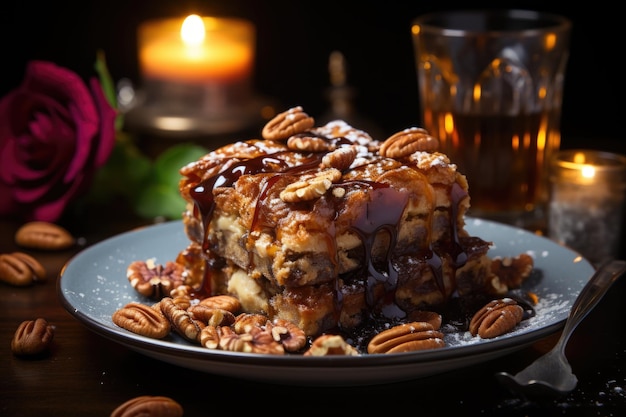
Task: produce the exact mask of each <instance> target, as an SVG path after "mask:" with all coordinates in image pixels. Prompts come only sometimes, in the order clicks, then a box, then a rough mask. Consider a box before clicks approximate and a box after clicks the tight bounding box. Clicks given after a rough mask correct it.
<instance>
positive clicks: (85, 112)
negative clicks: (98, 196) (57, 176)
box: [25, 61, 100, 180]
mask: <svg viewBox="0 0 626 417" xmlns="http://www.w3.org/2000/svg"><path fill="white" fill-rule="evenodd" d="M25 84H26V85H27V86H29V88H31V89H33V90H35V91H41V92H42V93H43V94H47V95H49V96H51V97H54V98H56V99H57V100H59V102H61V103H64V104H65V105H66V106H67V108H68V110H69V114H70V116H71V118H72V120H73V122H74V124H75V126H76V149H75V153H74V155H73V158H72V162H71V164H70V166H69V168H68V171H67V173H66V176H65V178H66V180H70V179H72V178H74V177H75V176H76V175H77V174H78V173H79V172H80V170H82V169H83V168H84V167H85V164H86V163H87V161H88V159H89V153H90V150H91V146H92V141H94V140H95V138H96V137H97V133H98V128H99V122H100V118H99V116H98V113H97V110H96V106H95V104H94V101H93V97H92V96H91V94H90V93H89V90H88V89H87V86H86V85H85V83H84V82H83V80H82V79H81V78H80V77H79V76H78V75H77V74H76V73H74V72H72V71H70V70H68V69H66V68H63V67H60V66H57V65H55V64H53V63H50V62H46V61H32V62H31V63H30V64H29V65H28V67H27V70H26V83H25Z"/></svg>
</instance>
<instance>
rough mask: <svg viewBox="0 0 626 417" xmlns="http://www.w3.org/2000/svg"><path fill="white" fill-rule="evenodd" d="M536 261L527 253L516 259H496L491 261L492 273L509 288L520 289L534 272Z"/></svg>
mask: <svg viewBox="0 0 626 417" xmlns="http://www.w3.org/2000/svg"><path fill="white" fill-rule="evenodd" d="M533 266H534V260H533V258H532V256H530V255H528V254H527V253H521V254H519V255H517V256H515V257H503V258H494V259H493V260H492V261H491V272H492V273H493V274H494V275H496V276H497V277H498V278H499V280H500V282H501V283H502V284H504V285H506V286H507V288H509V289H510V288H518V287H519V286H520V285H522V282H524V281H525V280H526V278H528V276H529V275H530V273H531V272H532V270H533Z"/></svg>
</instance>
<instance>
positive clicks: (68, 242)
mask: <svg viewBox="0 0 626 417" xmlns="http://www.w3.org/2000/svg"><path fill="white" fill-rule="evenodd" d="M15 243H17V244H18V245H19V246H22V247H25V248H32V249H43V250H61V249H67V248H69V247H71V246H73V245H74V243H75V239H74V237H73V236H72V235H71V234H70V232H68V231H67V230H66V229H65V228H63V227H61V226H58V225H56V224H54V223H48V222H29V223H25V224H24V225H22V227H20V228H19V229H18V230H17V232H16V233H15Z"/></svg>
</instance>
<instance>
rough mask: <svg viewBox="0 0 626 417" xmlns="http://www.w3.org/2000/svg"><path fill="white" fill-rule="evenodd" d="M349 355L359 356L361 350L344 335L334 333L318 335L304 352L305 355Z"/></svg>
mask: <svg viewBox="0 0 626 417" xmlns="http://www.w3.org/2000/svg"><path fill="white" fill-rule="evenodd" d="M331 355H348V356H358V355H359V351H358V350H356V349H355V348H354V346H352V345H350V344H349V343H348V342H346V341H345V340H344V338H343V337H341V336H339V335H334V334H323V335H321V336H318V337H317V338H316V339H315V340H314V341H313V343H311V346H310V347H309V349H308V350H307V351H306V352H304V356H331Z"/></svg>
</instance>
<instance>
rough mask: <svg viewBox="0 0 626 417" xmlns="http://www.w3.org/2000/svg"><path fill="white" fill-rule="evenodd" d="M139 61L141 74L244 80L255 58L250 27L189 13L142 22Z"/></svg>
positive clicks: (163, 78)
mask: <svg viewBox="0 0 626 417" xmlns="http://www.w3.org/2000/svg"><path fill="white" fill-rule="evenodd" d="M138 37H139V65H140V69H141V73H142V76H143V77H144V78H145V79H152V80H161V81H170V82H178V83H187V84H206V83H233V82H239V81H246V80H248V79H249V78H250V76H251V74H252V67H253V63H254V37H255V33H254V27H253V25H252V24H251V23H250V22H248V21H246V20H242V19H233V18H215V17H200V16H198V15H191V16H188V17H187V18H186V19H184V20H183V19H164V20H156V21H150V22H147V23H144V24H143V25H141V27H140V29H139V36H138Z"/></svg>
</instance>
